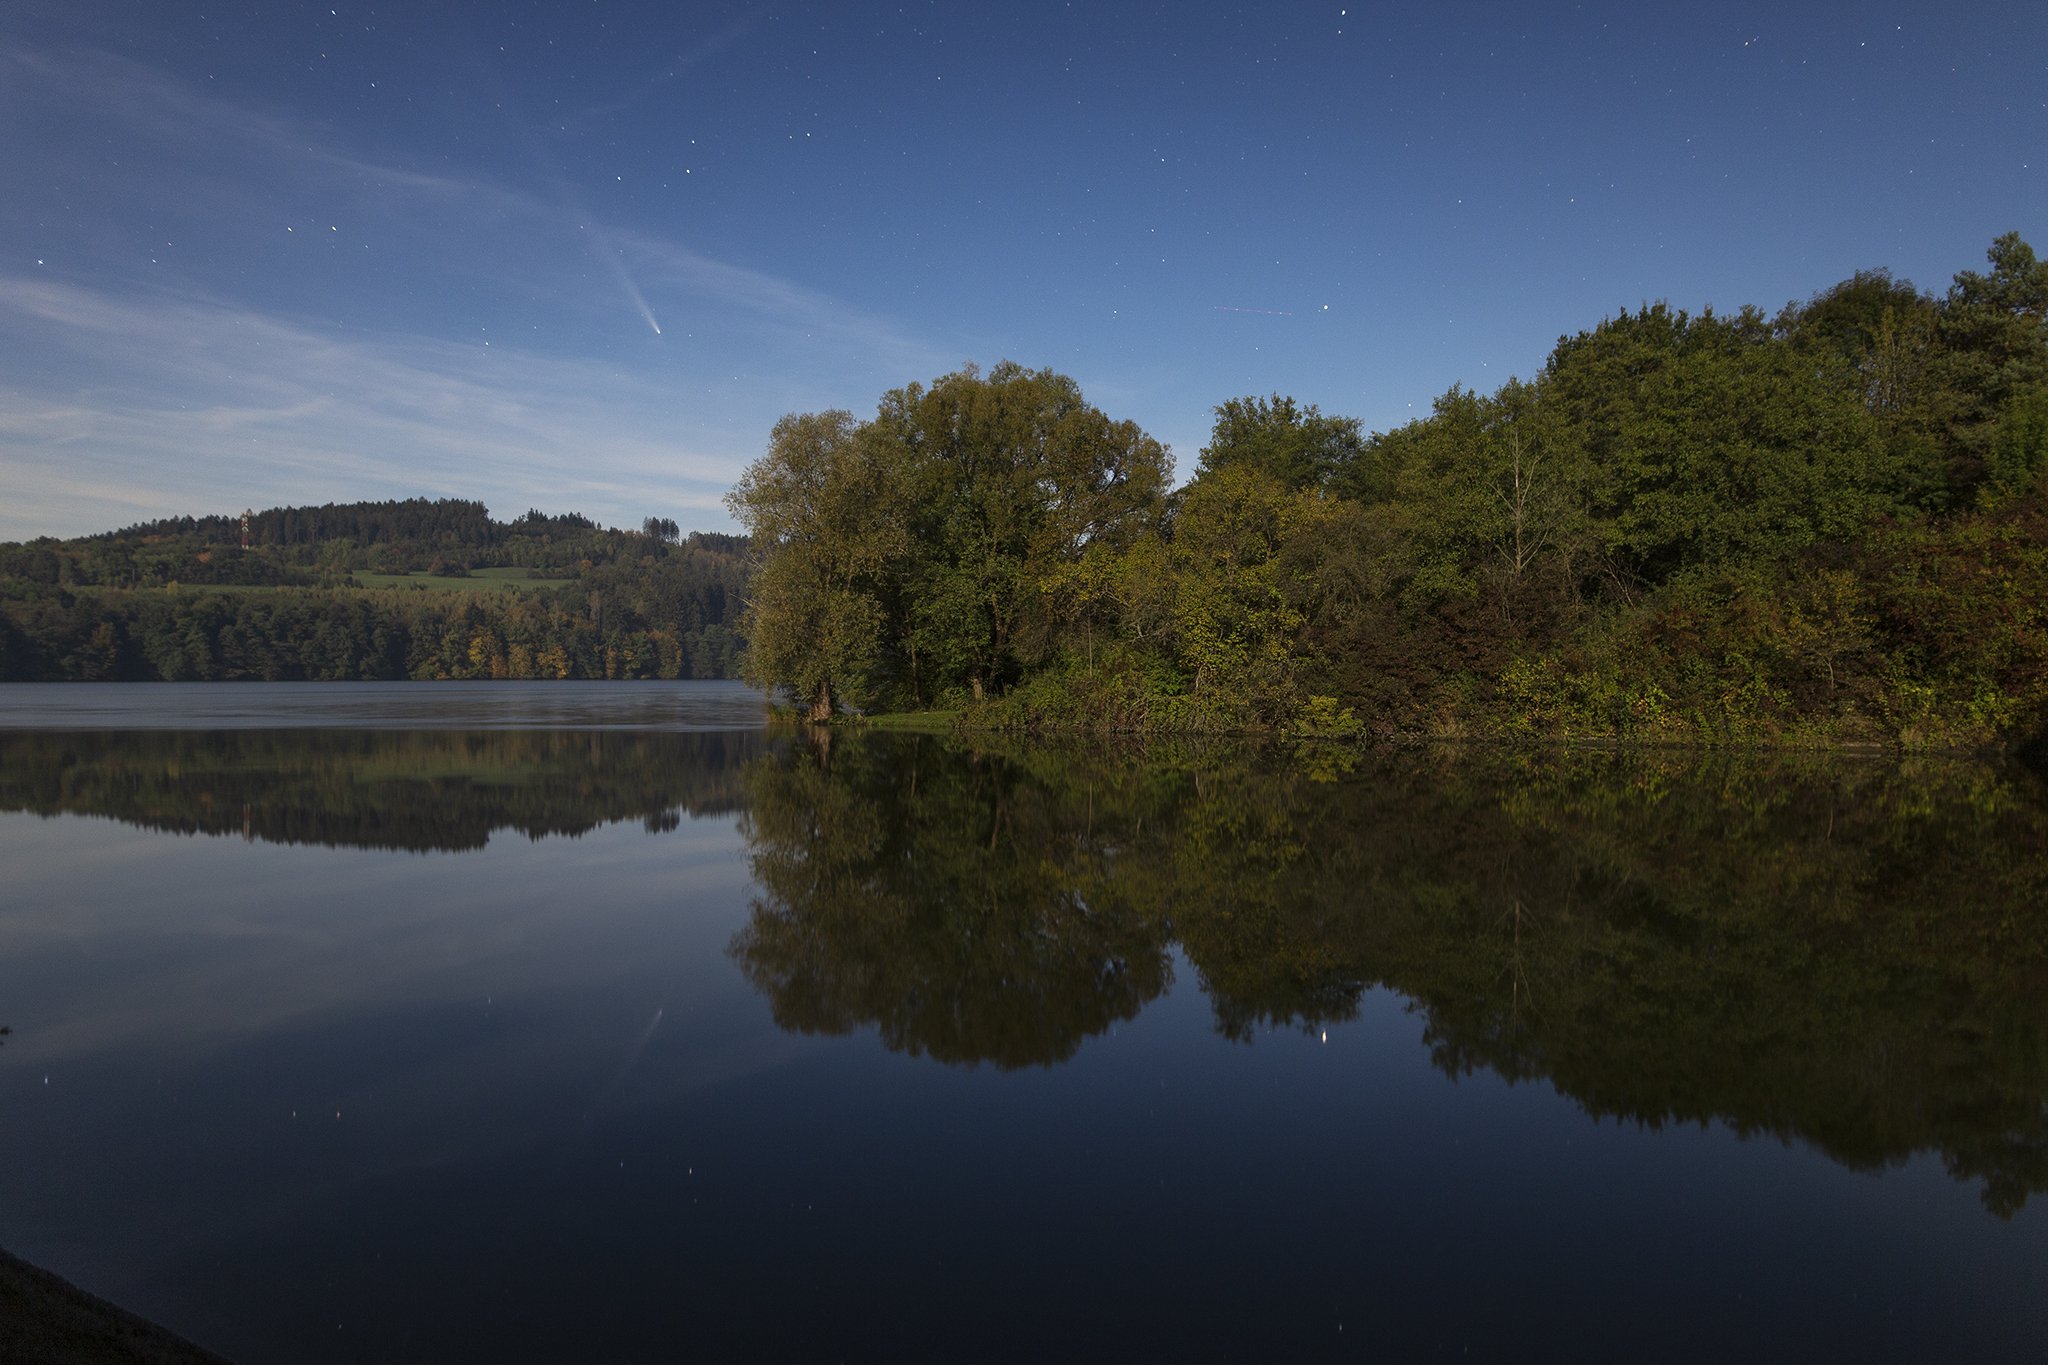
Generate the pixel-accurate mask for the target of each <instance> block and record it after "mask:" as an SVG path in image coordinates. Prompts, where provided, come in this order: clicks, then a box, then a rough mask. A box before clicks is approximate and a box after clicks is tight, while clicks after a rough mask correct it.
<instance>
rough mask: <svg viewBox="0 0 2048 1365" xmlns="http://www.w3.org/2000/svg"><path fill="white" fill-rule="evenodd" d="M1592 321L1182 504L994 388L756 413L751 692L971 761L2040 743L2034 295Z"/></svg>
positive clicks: (1282, 442) (1007, 376) (1304, 433)
mask: <svg viewBox="0 0 2048 1365" xmlns="http://www.w3.org/2000/svg"><path fill="white" fill-rule="evenodd" d="M1988 262H1989V266H1990V268H1989V270H1988V271H1985V272H1978V271H1968V270H1966V271H1963V272H1961V273H1959V274H1958V275H1956V276H1955V279H1954V282H1953V284H1952V285H1951V287H1950V288H1949V289H1948V290H1947V292H1946V293H1945V294H1943V295H1941V296H1936V295H1933V294H1930V293H1926V292H1923V291H1921V290H1919V289H1916V288H1915V287H1914V286H1913V285H1912V284H1911V283H1910V282H1908V281H1906V280H1903V279H1897V278H1894V277H1893V276H1892V275H1890V274H1889V273H1888V272H1886V271H1883V270H1875V271H1865V272H1859V273H1858V274H1856V275H1855V276H1854V277H1852V278H1851V279H1848V280H1845V281H1842V282H1841V283H1839V284H1837V285H1834V286H1833V287H1831V288H1828V289H1824V290H1822V291H1821V292H1819V293H1817V294H1815V295H1813V296H1812V297H1811V298H1809V299H1807V300H1806V301H1804V302H1795V303H1792V304H1788V305H1786V306H1785V307H1784V308H1783V309H1782V310H1780V311H1779V312H1778V313H1777V314H1776V315H1775V316H1772V315H1767V314H1766V313H1765V312H1763V311H1761V310H1759V309H1756V308H1753V307H1750V308H1743V309H1741V310H1739V311H1737V312H1734V313H1727V314H1723V313H1716V312H1714V311H1712V310H1711V309H1710V310H1707V311H1704V312H1702V313H1700V314H1699V315H1697V316H1694V315H1689V314H1687V313H1684V312H1679V311H1674V310H1672V309H1671V308H1670V307H1668V306H1666V305H1664V304H1661V303H1659V304H1654V305H1646V306H1644V307H1642V308H1640V309H1637V310H1635V311H1633V312H1630V311H1623V312H1621V313H1618V314H1617V315H1615V316H1613V317H1610V318H1608V319H1606V320H1604V321H1602V322H1601V323H1599V324H1598V325H1597V326H1595V327H1594V328H1592V329H1591V330H1589V331H1582V332H1578V333H1575V334H1572V335H1568V336H1565V337H1563V338H1561V339H1560V340H1559V342H1558V343H1557V345H1556V347H1555V348H1554V349H1553V351H1552V352H1551V354H1550V356H1549V358H1548V359H1547V360H1546V362H1545V363H1544V365H1543V366H1542V368H1541V369H1540V370H1538V371H1537V372H1536V374H1535V375H1533V376H1532V377H1530V378H1528V379H1517V380H1513V381H1510V382H1509V383H1507V384H1505V385H1503V386H1502V387H1501V388H1499V389H1497V390H1496V391H1494V392H1492V393H1481V392H1477V391H1473V390H1468V389H1465V388H1463V387H1462V386H1454V387H1453V388H1452V389H1451V390H1450V391H1449V392H1448V393H1446V394H1444V395H1443V396H1442V397H1441V398H1439V399H1437V400H1436V402H1435V404H1434V410H1433V412H1432V414H1431V415H1430V416H1429V417H1427V418H1424V419H1421V420H1419V421H1416V422H1413V423H1411V424H1409V425H1408V426H1405V427H1401V428H1398V429H1395V430H1392V431H1386V432H1373V433H1367V432H1366V431H1364V430H1363V428H1362V425H1361V423H1360V422H1358V421H1357V420H1355V419H1351V418H1345V417H1337V416H1329V415H1325V414H1324V413H1322V412H1321V411H1320V410H1319V409H1318V408H1317V407H1315V406H1313V405H1310V406H1303V405H1300V404H1298V403H1296V402H1295V401H1294V400H1293V399H1290V398H1284V397H1280V396H1278V395H1275V396H1273V397H1270V398H1260V397H1247V398H1242V399H1234V400H1231V401H1229V402H1226V403H1224V404H1222V405H1221V406H1220V407H1218V408H1217V409H1216V422H1215V427H1214V432H1213V436H1212V439H1211V441H1210V443H1209V445H1207V446H1206V447H1204V448H1203V450H1202V451H1201V453H1200V459H1199V462H1198V465H1197V469H1196V472H1195V476H1194V478H1193V479H1192V481H1191V482H1190V483H1189V484H1188V485H1187V486H1186V487H1184V488H1182V489H1179V490H1177V491H1173V490H1170V487H1169V485H1170V483H1171V461H1170V458H1169V456H1168V454H1167V452H1166V451H1165V450H1164V449H1163V448H1162V447H1161V446H1160V445H1159V444H1158V443H1157V442H1156V441H1153V440H1152V439H1150V438H1149V437H1147V436H1146V435H1145V434H1144V433H1143V432H1142V431H1140V430H1138V429H1137V428H1136V427H1135V426H1134V425H1133V424H1131V423H1129V422H1117V421H1114V420H1112V419H1111V418H1109V417H1108V416H1107V415H1106V414H1104V413H1102V412H1101V411H1100V410H1099V409H1096V408H1094V407H1092V406H1090V405H1089V404H1088V403H1087V402H1086V401H1085V399H1084V398H1083V397H1082V394H1081V392H1080V389H1079V386H1078V385H1076V384H1075V383H1074V381H1073V380H1071V379H1069V378H1067V377H1065V376H1062V375H1058V374H1054V373H1052V372H1051V371H1036V372H1034V371H1028V370H1026V369H1024V368H1023V367H1021V366H1018V365H1015V364H1012V363H1005V364H1002V365H999V366H997V367H995V368H994V369H992V370H990V371H988V372H987V373H985V374H984V373H982V372H980V371H978V370H977V369H975V368H974V367H972V366H970V367H968V368H966V369H963V370H961V371H959V372H957V373H955V374H950V375H945V376H942V377H941V378H939V379H937V380H934V381H933V382H932V384H931V385H930V386H929V387H926V386H924V385H921V384H911V385H909V386H907V387H906V388H903V389H898V390H894V391H891V392H890V393H888V394H886V395H884V397H883V399H882V401H881V404H880V406H879V408H878V410H877V412H876V414H875V416H874V417H873V418H871V419H868V420H866V421H857V420H855V419H854V417H853V416H852V414H850V413H846V412H827V413H814V414H804V415H792V416H790V417H788V418H785V419H784V420H783V421H782V422H781V423H780V424H778V425H777V427H776V428H775V431H774V433H773V437H772V440H771V443H770V447H769V450H768V453H767V454H766V455H765V456H764V457H763V458H762V459H761V460H759V461H757V462H756V463H755V464H754V465H753V466H752V467H751V468H750V469H749V470H748V472H747V474H746V476H745V478H744V479H743V480H742V481H741V482H740V484H739V485H738V486H736V487H735V489H734V491H733V493H732V494H731V495H730V497H729V499H728V505H729V506H730V507H731V508H732V510H733V512H734V514H735V516H737V517H738V518H739V519H740V520H741V521H742V522H743V523H744V524H745V525H746V526H747V528H748V529H749V530H750V531H751V532H752V533H753V536H754V538H755V542H756V545H757V547H758V549H759V551H760V553H761V561H760V564H759V567H758V569H757V571H756V577H755V580H754V586H753V587H752V589H751V590H750V597H751V607H750V610H749V612H748V614H747V616H746V618H745V621H744V624H743V625H742V630H743V632H744V633H745V634H746V635H747V636H748V638H749V639H750V640H751V641H752V642H753V643H752V651H751V653H750V654H749V656H748V670H749V673H748V676H749V677H750V678H752V679H753V680H754V681H756V682H759V683H761V684H764V685H768V686H777V687H782V688H786V689H788V690H789V691H791V692H792V693H793V694H794V695H795V696H796V697H797V698H798V699H799V701H800V703H801V704H802V706H803V707H804V708H805V709H806V710H807V711H808V713H809V714H810V715H811V716H812V717H813V718H815V719H827V718H831V717H833V716H835V715H838V714H840V713H842V712H843V711H844V710H845V709H847V708H852V709H856V710H861V711H867V712H887V711H904V710H927V709H937V710H961V711H964V712H965V714H964V716H963V717H962V723H963V724H965V725H967V726H969V727H973V728H981V729H1059V728H1068V729H1082V730H1093V731H1112V730H1177V731H1247V730H1268V731H1279V732H1292V733H1320V734H1368V735H1372V734H1378V735H1432V736H1439V737H1456V736H1488V737H1515V736H1531V737H1535V736H1548V737H1592V736H1602V737H1629V738H1637V739H1646V740H1653V741H1654V740H1668V741H1690V742H1709V743H1716V742H1736V743H1754V742H1772V743H1793V744H1798V743H1831V744H1832V743H1845V742H1846V743H1855V742H1879V743H1900V744H1904V745H1907V746H1909V747H1915V746H1917V747H1944V746H1954V745H1965V746H1968V745H1981V744H1987V743H1990V744H1997V743H2009V742H2013V741H2015V740H2020V741H2024V740H2026V739H2027V738H2029V737H2032V736H2037V735H2039V734H2041V732H2042V730H2043V727H2044V724H2048V262H2041V261H2038V260H2036V258H2035V256H2034V252H2033V250H2032V248H2031V247H2029V246H2028V245H2027V243H2025V242H2024V241H2022V240H2021V239H2020V237H2019V236H2018V235H2017V234H2008V235H2006V236H2004V237H2001V238H1999V239H1998V240H1997V241H1996V242H1995V243H1994V244H1993V245H1992V246H1991V248H1990V250H1989V252H1988Z"/></svg>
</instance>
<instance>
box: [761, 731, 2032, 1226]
mask: <svg viewBox="0 0 2048 1365" xmlns="http://www.w3.org/2000/svg"><path fill="white" fill-rule="evenodd" d="M1322 762H1323V763H1324V764H1325V768H1324V770H1323V771H1315V770H1314V765H1313V762H1311V763H1307V764H1305V763H1302V762H1295V761H1288V760H1286V759H1284V758H1283V757H1281V756H1277V755H1266V756H1263V757H1261V756H1257V755H1250V754H1243V753H1239V754H1237V755H1234V756H1225V755H1220V754H1217V753H1210V754H1206V755H1204V754H1187V753H1181V754H1171V753H1161V752H1160V751H1158V750H1156V749H1155V750H1152V751H1149V752H1139V753H1117V752H1091V753H1086V754H1077V753H1067V754H1060V753H1049V752H1045V751H1043V750H1040V751H1035V752H1034V751H1018V752H1015V753H988V752H974V751H970V750H966V749H962V748H957V747H949V746H947V745H945V744H943V743H939V742H935V741H932V740H929V739H923V740H918V739H898V740H891V739H887V738H883V737H876V738H871V739H867V740H865V741H858V740H849V739H848V738H847V737H844V736H841V737H839V738H838V739H837V740H836V741H835V743H834V745H833V747H832V748H830V750H829V751H828V750H826V749H823V748H820V747H817V746H812V747H809V748H805V747H802V746H797V747H795V748H792V749H790V750H788V751H786V752H781V753H778V754H774V755H764V756H762V757H760V758H757V759H755V760H754V761H753V762H752V764H751V765H750V766H749V768H748V770H747V774H746V791H747V796H748V801H749V806H748V813H747V815H746V817H745V819H744V821H743V825H742V828H743V830H744V832H745V833H746V836H747V838H748V839H749V841H750V843H751V845H752V851H753V858H754V872H755V876H756V879H757V882H758V884H759V888H760V897H759V899H758V900H757V902H756V904H755V906H754V913H753V920H752V923H751V924H750V926H749V927H748V928H747V929H746V930H745V931H743V932H742V933H741V934H740V935H739V936H738V937H737V938H736V939H735V940H734V942H733V944H732V949H731V951H732V954H733V956H734V958H735V960H736V961H737V962H738V963H739V964H740V966H741V967H742V969H743V970H744V971H745V972H746V973H747V975H748V977H749V979H750V980H752V981H753V982H754V984H755V985H756V986H757V987H758V988H759V989H761V990H762V991H763V992H765V993H766V994H767V996H768V997H769V999H770V1001H771V1004H772V1006H773V1008H774V1011H775V1015H776V1018H777V1019H778V1021H780V1022H781V1023H782V1024H783V1025H784V1026H785V1027H790V1028H797V1029H803V1030H806V1031H816V1032H825V1033H839V1032H846V1031H849V1030H851V1029H854V1028H857V1027H861V1026H865V1025H868V1024H873V1025H875V1026H876V1027H878V1028H879V1029H880V1031H881V1034H882V1037H883V1039H884V1041H885V1042H886V1043H887V1044H888V1045H889V1046H891V1047H893V1048H898V1049H901V1050H904V1051H907V1052H910V1053H913V1054H918V1053H929V1054H930V1055H932V1056H933V1057H935V1058H938V1059H939V1060H942V1061H947V1062H953V1063H963V1064H973V1063H975V1062H978V1061H989V1062H993V1063H995V1064H996V1065H999V1066H1004V1067H1015V1066H1025V1065H1030V1064H1033V1063H1046V1064H1050V1063H1053V1062H1057V1061H1059V1060H1061V1059H1063V1058H1065V1057H1068V1056H1071V1055H1072V1054H1073V1053H1074V1051H1075V1050H1076V1049H1077V1048H1078V1046H1079V1044H1080V1042H1081V1041H1082V1040H1083V1039H1084V1038H1085V1037H1087V1036H1088V1035H1090V1034H1093V1033H1097V1032H1100V1031H1102V1030H1104V1029H1106V1028H1107V1027H1108V1026H1109V1025H1110V1023H1111V1022H1113V1021H1115V1020H1118V1019H1125V1018H1129V1017H1131V1016H1132V1015H1133V1014H1135V1013H1136V1012H1137V1010H1138V1009H1140V1008H1142V1006H1143V1005H1144V1003H1145V1002H1146V1001H1147V1000H1149V999H1151V998H1152V997H1153V996H1154V995H1156V994H1158V993H1159V992H1160V991H1161V990H1163V989H1164V988H1165V986H1166V985H1167V984H1169V980H1170V966H1169V962H1170V959H1169V957H1168V950H1169V946H1170V944H1171V943H1173V942H1175V941H1178V943H1179V944H1180V945H1181V947H1182V948H1183V950H1184V951H1185V953H1186V956H1187V960H1188V961H1189V962H1190V963H1192V964H1193V966H1194V967H1195V969H1196V970H1197V972H1198V973H1199V977H1200V984H1201V986H1202V989H1203V990H1204V991H1205V992H1207V993H1208V995H1209V996H1210V998H1211V1000H1212V1003H1213V1006H1214V1009H1215V1012H1216V1018H1217V1025H1218V1028H1219V1029H1220V1030H1221V1031H1222V1032H1224V1033H1225V1034H1227V1035H1228V1036H1230V1037H1233V1038H1236V1039H1240V1040H1244V1041H1250V1040H1251V1039H1252V1038H1253V1037H1254V1036H1255V1034H1256V1033H1257V1031H1259V1030H1260V1029H1261V1028H1267V1027H1274V1026H1281V1027H1301V1028H1310V1027H1316V1026H1318V1025H1321V1024H1324V1023H1329V1022H1334V1021H1341V1020H1343V1019H1345V1018H1347V1017H1349V1016H1350V1015H1351V1014H1352V1013H1353V1012H1354V1011H1355V1009H1356V1007H1357V1002H1358V1000H1359V999H1360V997H1361V995H1362V994H1363V993H1364V992H1365V991H1366V990H1368V989H1371V988H1373V987H1376V986H1386V987H1390V988H1392V989H1393V990H1396V991H1398V992H1400V993H1401V994H1403V995H1405V996H1407V997H1408V998H1409V999H1411V1000H1413V1001H1414V1002H1415V1004H1416V1006H1417V1008H1418V1009H1420V1010H1421V1011H1422V1012H1423V1013H1424V1015H1425V1018H1426V1038H1427V1042H1428V1045H1429V1047H1430V1048H1431V1051H1432V1055H1433V1058H1434V1060H1435V1061H1436V1064H1437V1065H1438V1066H1439V1067H1441V1068H1442V1069H1443V1070H1445V1071H1446V1072H1447V1073H1450V1074H1453V1075H1458V1074H1465V1073H1469V1072H1472V1071H1474V1070H1477V1069H1480V1068H1484V1069H1487V1070H1491V1071H1494V1072H1496V1073H1498V1074H1500V1075H1502V1076H1504V1077H1506V1078H1507V1079H1508V1080H1510V1081H1517V1082H1519V1081H1525V1080H1527V1081H1538V1080H1541V1081H1548V1082H1550V1083H1551V1084H1553V1085H1555V1086H1556V1087H1557V1088H1558V1089H1559V1090H1560V1091H1561V1092H1563V1093H1564V1094H1566V1095H1569V1096H1570V1097H1572V1098H1573V1099H1574V1100H1576V1101H1577V1102H1578V1103H1579V1104H1580V1105H1581V1106H1582V1107H1584V1108H1585V1109H1586V1111H1587V1112H1588V1113H1590V1114H1593V1115H1595V1116H1597V1117H1603V1118H1604V1117H1613V1118H1616V1119H1618V1120H1628V1121H1633V1122H1638V1123H1644V1124H1649V1125H1652V1126H1656V1125H1662V1124H1666V1123H1680V1122H1708V1121H1713V1120H1719V1121H1721V1122H1724V1123H1726V1124H1728V1125H1729V1126H1730V1127H1732V1128H1734V1129H1735V1130H1737V1131H1739V1132H1741V1133H1744V1134H1747V1135H1770V1136H1774V1137H1778V1138H1781V1139H1784V1140H1788V1141H1790V1140H1798V1141H1801V1142H1805V1143H1808V1144H1811V1145H1812V1146H1814V1147H1816V1148H1817V1149H1819V1150H1821V1151H1823V1152H1825V1153H1827V1154H1828V1155H1829V1156H1830V1157H1831V1158H1833V1159H1834V1160H1836V1161H1838V1162H1841V1163H1843V1164H1844V1165H1847V1166H1850V1167H1852V1168H1856V1169H1875V1168H1880V1167H1883V1166H1885V1165H1888V1164H1893V1163H1897V1162H1900V1161H1903V1160H1904V1159H1906V1158H1907V1157H1909V1156H1911V1155H1912V1154H1914V1153H1916V1152H1923V1151H1938V1152H1940V1153H1941V1155H1942V1158H1943V1160H1944V1161H1945V1162H1946V1163H1947V1165H1948V1168H1949V1169H1950V1171H1951V1172H1952V1173H1953V1174H1955V1175H1956V1176H1957V1177H1958V1178H1965V1179H1981V1180H1982V1181H1983V1182H1984V1199H1985V1203H1986V1205H1987V1207H1989V1208H1990V1209H1992V1210H1993V1211H1994V1212H1997V1213H2000V1214H2010V1213H2011V1212H2012V1211H2013V1210H2016V1209H2017V1208H2019V1207H2020V1206H2021V1205H2022V1204H2023V1203H2024V1202H2025V1200H2026V1199H2027V1197H2028V1195H2029V1194H2031V1193H2036V1192H2039V1191H2041V1190H2043V1189H2048V809H2044V804H2043V801H2042V796H2041V792H2040V791H2039V789H2038V788H2037V787H2036V786H2035V785H2034V784H2033V783H2032V781H2031V780H2030V779H2028V778H2026V777H2025V776H2023V775H2019V774H2010V773H2000V772H1995V771H1992V770H1989V769H1986V768H1983V767H1980V766H1975V765H1971V764H1965V763H1936V762H1926V763H1905V764H1901V763H1893V762H1868V763H1855V762H1846V761H1839V760H1834V761H1805V760H1794V759H1784V758H1772V757H1768V756H1766V757H1758V756H1755V755H1747V756H1741V757H1726V756H1707V757H1702V756H1700V755H1698V754H1691V755H1685V756H1672V755H1663V754H1651V755H1644V754H1631V755H1621V754H1592V753H1552V754H1545V755H1531V754H1526V753H1524V754H1518V755H1504V754H1500V753H1493V754H1485V755H1476V756H1452V755H1447V754H1446V753H1445V752H1444V751H1442V750H1426V751H1413V752H1406V753H1400V754H1396V755H1392V756H1386V755H1380V756H1373V757H1368V758H1365V759H1362V760H1360V761H1358V762H1357V763H1356V764H1355V765H1354V766H1353V767H1352V768H1351V770H1350V771H1342V770H1341V769H1340V768H1339V767H1334V766H1329V762H1328V759H1327V758H1325V759H1323V760H1322Z"/></svg>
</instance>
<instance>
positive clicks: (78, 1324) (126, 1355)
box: [0, 1251, 228, 1365]
mask: <svg viewBox="0 0 2048 1365" xmlns="http://www.w3.org/2000/svg"><path fill="white" fill-rule="evenodd" d="M0 1362H5V1363H6V1365H115V1363H116V1362H118V1363H119V1365H131V1362H134V1363H136V1365H228V1361H227V1358H226V1357H225V1356H218V1355H215V1354H214V1353H213V1352H212V1351H209V1350H207V1349H206V1348H205V1347H203V1346H195V1345H193V1344H192V1343H191V1342H189V1341H187V1340H185V1339H184V1338H183V1337H181V1336H178V1335H177V1334H175V1333H173V1332H167V1331H165V1330H164V1329H163V1328H161V1327H159V1326H157V1325H156V1324H155V1323H153V1322H151V1321H149V1320H148V1319H147V1318H139V1317H137V1316H135V1314H133V1313H131V1312H129V1311H128V1310H127V1309H125V1308H117V1307H115V1306H114V1305H113V1304H111V1303H108V1302H107V1301H106V1300H105V1299H102V1298H99V1297H97V1296H96V1295H92V1294H88V1293H86V1292H85V1291H84V1290H83V1289H80V1288H79V1287H78V1286H76V1285H74V1284H72V1283H70V1282H69V1281H67V1280H62V1279H59V1278H58V1277H57V1276H55V1275H52V1274H51V1273H50V1272H49V1271H47V1270H39V1269H37V1268H36V1267H35V1266H32V1265H30V1264H29V1263H28V1262H27V1261H24V1260H22V1259H21V1258H20V1257H18V1256H10V1255H8V1254H7V1253H6V1252H5V1251H0Z"/></svg>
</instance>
